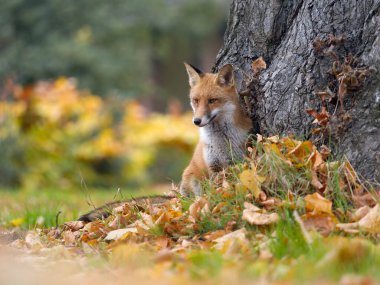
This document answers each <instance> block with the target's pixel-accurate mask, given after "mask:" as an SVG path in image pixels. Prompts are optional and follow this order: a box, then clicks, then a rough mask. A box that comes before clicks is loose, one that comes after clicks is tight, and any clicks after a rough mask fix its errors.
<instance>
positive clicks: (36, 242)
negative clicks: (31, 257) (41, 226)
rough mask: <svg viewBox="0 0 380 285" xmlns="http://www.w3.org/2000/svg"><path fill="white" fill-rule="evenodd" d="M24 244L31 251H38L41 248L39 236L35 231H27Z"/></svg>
mask: <svg viewBox="0 0 380 285" xmlns="http://www.w3.org/2000/svg"><path fill="white" fill-rule="evenodd" d="M25 244H26V246H27V247H28V248H29V249H30V250H32V251H39V250H41V249H42V248H43V244H42V242H41V238H40V235H39V234H38V233H37V232H36V231H29V232H28V233H27V234H26V236H25Z"/></svg>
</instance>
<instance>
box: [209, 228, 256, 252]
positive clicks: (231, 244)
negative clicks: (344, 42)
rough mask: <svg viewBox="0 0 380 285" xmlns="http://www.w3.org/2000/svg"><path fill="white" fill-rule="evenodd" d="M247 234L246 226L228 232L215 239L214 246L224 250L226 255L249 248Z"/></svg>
mask: <svg viewBox="0 0 380 285" xmlns="http://www.w3.org/2000/svg"><path fill="white" fill-rule="evenodd" d="M246 234H247V230H246V229H245V228H242V229H240V230H237V231H233V232H231V233H228V234H226V235H224V236H222V237H220V238H217V239H215V240H214V243H215V245H214V248H216V249H218V250H220V251H222V252H223V253H225V254H226V255H231V254H235V253H241V252H243V251H246V250H249V247H248V245H249V241H248V239H247V238H246Z"/></svg>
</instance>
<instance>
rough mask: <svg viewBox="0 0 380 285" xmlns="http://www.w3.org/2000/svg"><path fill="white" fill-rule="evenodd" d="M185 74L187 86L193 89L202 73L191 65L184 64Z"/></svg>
mask: <svg viewBox="0 0 380 285" xmlns="http://www.w3.org/2000/svg"><path fill="white" fill-rule="evenodd" d="M184 64H185V67H186V71H187V74H188V75H189V84H190V87H193V86H194V85H195V84H197V83H198V82H199V79H200V78H201V77H202V76H203V72H202V71H201V70H199V69H198V68H196V67H194V66H192V65H191V64H187V63H186V62H184Z"/></svg>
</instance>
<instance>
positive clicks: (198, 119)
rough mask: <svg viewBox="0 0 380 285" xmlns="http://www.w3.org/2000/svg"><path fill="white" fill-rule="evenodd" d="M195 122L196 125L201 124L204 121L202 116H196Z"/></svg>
mask: <svg viewBox="0 0 380 285" xmlns="http://www.w3.org/2000/svg"><path fill="white" fill-rule="evenodd" d="M193 123H194V125H196V126H199V125H200V124H201V123H202V119H201V118H194V119H193Z"/></svg>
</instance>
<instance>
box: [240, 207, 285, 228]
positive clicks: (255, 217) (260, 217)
mask: <svg viewBox="0 0 380 285" xmlns="http://www.w3.org/2000/svg"><path fill="white" fill-rule="evenodd" d="M243 220H244V221H246V222H248V223H249V224H250V225H259V226H264V225H271V224H274V223H276V222H277V221H278V215H277V213H270V214H265V213H258V212H255V211H253V210H249V209H245V210H244V211H243Z"/></svg>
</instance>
